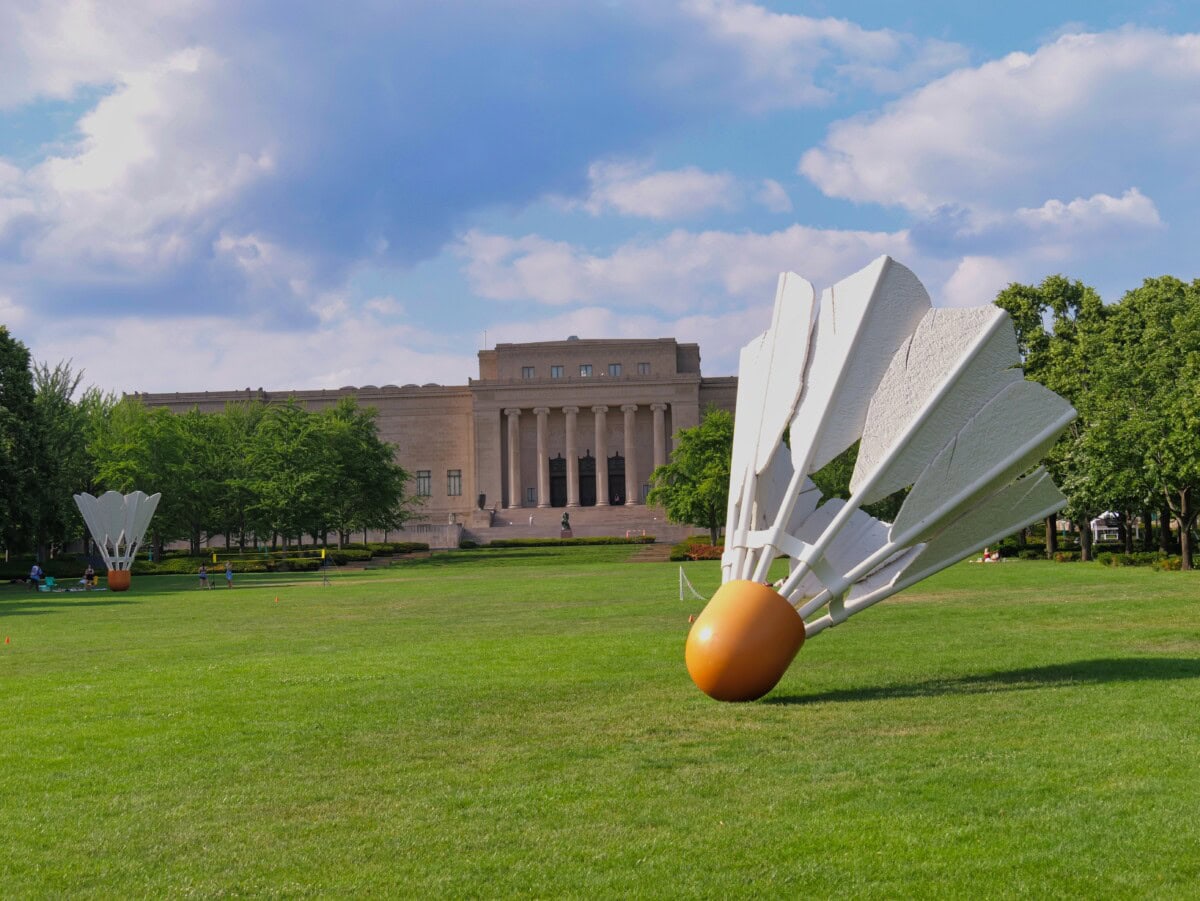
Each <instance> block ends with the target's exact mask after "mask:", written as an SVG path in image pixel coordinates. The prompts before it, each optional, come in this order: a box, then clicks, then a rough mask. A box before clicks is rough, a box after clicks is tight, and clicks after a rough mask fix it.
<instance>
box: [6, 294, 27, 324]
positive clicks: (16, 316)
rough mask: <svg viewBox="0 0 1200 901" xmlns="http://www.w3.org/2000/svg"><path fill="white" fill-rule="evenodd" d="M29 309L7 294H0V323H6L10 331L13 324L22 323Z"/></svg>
mask: <svg viewBox="0 0 1200 901" xmlns="http://www.w3.org/2000/svg"><path fill="white" fill-rule="evenodd" d="M28 318H29V311H28V310H26V309H25V308H24V307H22V306H20V305H19V304H18V303H17V302H16V301H15V300H13V299H12V298H11V297H8V296H7V295H4V294H0V325H7V326H8V327H9V331H10V332H11V331H12V329H13V327H14V326H20V325H23V324H24V323H25V322H26V320H27V319H28Z"/></svg>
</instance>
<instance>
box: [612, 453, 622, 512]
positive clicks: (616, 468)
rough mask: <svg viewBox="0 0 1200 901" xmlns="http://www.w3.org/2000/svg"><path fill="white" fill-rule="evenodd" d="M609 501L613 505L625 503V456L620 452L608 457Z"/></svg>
mask: <svg viewBox="0 0 1200 901" xmlns="http://www.w3.org/2000/svg"><path fill="white" fill-rule="evenodd" d="M608 502H609V503H610V504H612V505H613V506H618V505H620V504H623V503H625V458H624V457H622V456H621V455H620V454H613V455H612V456H611V457H609V458H608Z"/></svg>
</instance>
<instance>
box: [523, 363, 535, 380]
mask: <svg viewBox="0 0 1200 901" xmlns="http://www.w3.org/2000/svg"><path fill="white" fill-rule="evenodd" d="M521 378H523V379H531V378H533V367H532V366H522V367H521Z"/></svg>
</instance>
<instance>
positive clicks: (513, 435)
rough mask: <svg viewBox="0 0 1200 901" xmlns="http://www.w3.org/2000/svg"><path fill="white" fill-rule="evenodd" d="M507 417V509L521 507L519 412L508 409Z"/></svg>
mask: <svg viewBox="0 0 1200 901" xmlns="http://www.w3.org/2000/svg"><path fill="white" fill-rule="evenodd" d="M504 415H505V416H507V417H508V508H509V509H510V510H511V509H513V508H514V507H519V506H521V410H520V408H518V407H510V408H509V409H507V410H505V411H504Z"/></svg>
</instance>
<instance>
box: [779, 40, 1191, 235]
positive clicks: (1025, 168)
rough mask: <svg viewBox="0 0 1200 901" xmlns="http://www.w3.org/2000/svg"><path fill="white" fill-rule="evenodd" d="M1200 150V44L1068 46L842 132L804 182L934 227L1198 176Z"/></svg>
mask: <svg viewBox="0 0 1200 901" xmlns="http://www.w3.org/2000/svg"><path fill="white" fill-rule="evenodd" d="M1198 140H1200V36H1198V35H1167V34H1162V33H1160V32H1150V31H1140V30H1135V29H1124V30H1120V31H1116V32H1109V33H1105V34H1085V35H1072V36H1068V37H1063V38H1060V39H1059V40H1057V41H1056V42H1054V43H1053V44H1050V45H1047V46H1045V47H1042V48H1040V49H1039V50H1038V51H1037V52H1036V53H1033V54H1024V53H1013V54H1010V55H1008V56H1006V57H1004V58H1003V59H1000V60H995V61H993V62H989V63H987V64H985V65H983V66H980V67H978V68H972V69H963V70H960V71H957V72H954V73H952V74H950V75H947V76H945V77H944V78H941V79H939V80H937V81H934V82H932V83H931V84H928V85H926V86H924V87H922V88H920V89H918V90H916V91H914V92H913V93H911V94H909V95H908V96H906V97H904V98H902V99H900V100H898V101H896V102H895V103H893V104H891V105H890V106H888V107H886V108H885V109H884V110H883V111H882V112H880V113H878V114H876V115H872V116H864V117H859V118H854V119H848V120H844V121H842V122H840V123H838V124H836V125H834V126H833V127H832V128H831V129H830V132H829V134H828V136H827V138H826V139H825V141H824V143H823V144H822V145H821V146H820V147H818V148H815V149H812V150H810V151H808V152H807V153H805V154H804V156H803V158H802V159H801V161H800V165H799V170H800V172H801V173H803V174H804V175H806V176H808V177H809V178H810V179H811V180H812V181H813V182H814V183H815V184H816V185H817V186H818V187H819V188H820V189H821V190H822V191H823V192H824V193H825V194H827V195H829V196H831V197H841V198H846V199H849V200H855V201H860V202H873V203H880V204H887V205H896V206H902V207H905V208H908V209H910V210H913V211H915V212H918V213H922V214H926V213H930V212H932V211H934V210H936V209H938V208H940V207H943V206H946V205H951V206H955V207H965V208H969V209H977V210H988V209H1009V210H1011V209H1014V208H1017V207H1021V208H1036V207H1039V206H1041V205H1042V204H1044V203H1045V202H1046V199H1047V198H1051V197H1061V196H1063V195H1064V194H1065V196H1068V197H1070V196H1077V197H1085V198H1086V197H1091V196H1092V195H1095V194H1099V193H1108V194H1115V193H1120V192H1126V191H1128V190H1129V189H1130V184H1129V181H1130V173H1131V172H1155V171H1157V170H1160V169H1162V168H1164V167H1165V168H1166V169H1167V170H1168V171H1188V170H1189V169H1190V167H1191V165H1192V158H1193V155H1194V148H1195V146H1196V144H1197V141H1198Z"/></svg>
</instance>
